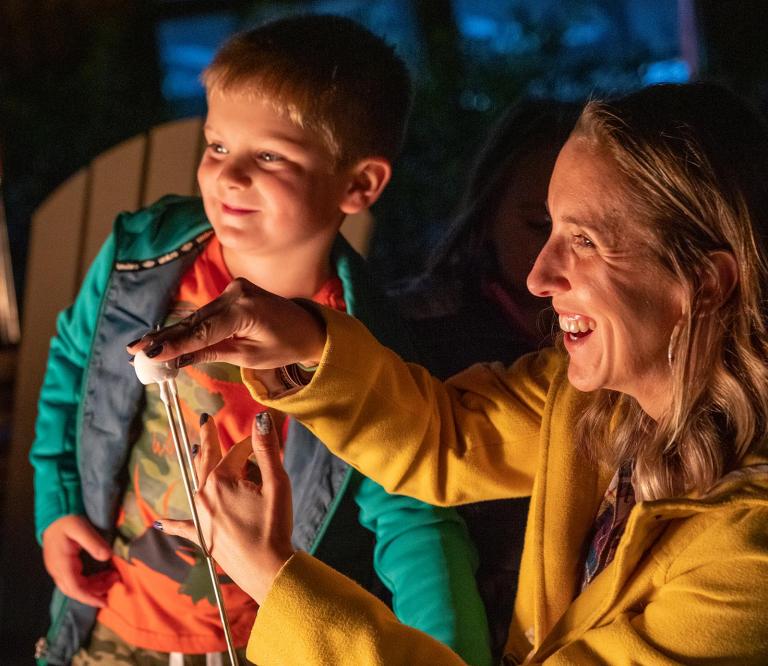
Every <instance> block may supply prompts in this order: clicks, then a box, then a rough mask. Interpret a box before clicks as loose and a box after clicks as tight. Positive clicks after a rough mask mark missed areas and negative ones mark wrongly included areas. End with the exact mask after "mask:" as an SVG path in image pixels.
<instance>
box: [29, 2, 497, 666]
mask: <svg viewBox="0 0 768 666" xmlns="http://www.w3.org/2000/svg"><path fill="white" fill-rule="evenodd" d="M204 82H205V85H206V91H207V96H208V107H209V112H208V117H207V120H206V126H205V136H206V141H207V144H208V145H207V148H206V151H205V154H204V156H203V158H202V160H201V163H200V167H199V170H198V182H199V185H200V191H201V194H202V206H201V205H200V202H199V201H198V200H196V199H182V198H179V197H166V198H164V199H162V200H160V201H159V202H158V203H156V204H155V205H153V206H151V207H150V208H148V209H145V210H143V211H139V212H138V213H135V214H131V215H122V216H120V217H119V218H118V220H117V221H116V224H115V229H114V232H113V234H112V236H110V238H109V239H108V240H107V242H106V244H105V246H104V247H103V248H102V251H101V253H100V255H99V257H98V258H97V259H96V261H95V262H94V265H93V266H92V267H91V269H90V271H89V274H88V276H87V278H86V280H85V283H84V285H83V287H82V289H81V292H80V295H79V296H78V299H77V301H76V302H75V304H74V305H73V306H72V307H71V308H69V309H68V310H67V311H65V312H64V313H63V314H62V315H61V316H60V319H59V327H58V335H57V337H56V338H55V339H54V340H53V342H52V346H51V353H50V357H49V363H48V370H47V373H46V378H45V382H44V385H43V390H42V392H41V398H40V406H39V416H38V423H37V436H36V440H35V443H34V445H33V449H32V453H31V459H32V462H33V464H34V466H35V497H36V528H37V533H38V537H39V538H41V540H42V544H43V554H44V559H45V564H46V568H47V569H48V571H49V573H50V574H51V576H52V577H53V579H54V581H55V582H56V583H57V586H58V588H59V589H60V590H61V592H57V593H56V595H55V599H54V604H53V619H54V622H53V626H52V629H51V632H50V633H49V635H48V637H47V642H44V643H43V644H42V645H41V647H42V648H43V649H41V651H40V652H41V653H42V655H41V656H42V661H43V662H45V661H47V663H51V664H54V663H67V662H68V660H69V658H70V656H71V655H72V654H73V653H76V654H75V656H74V659H73V662H72V663H74V664H87V663H91V661H99V660H101V661H102V662H104V661H106V662H109V661H119V662H120V663H135V662H139V661H140V662H141V663H155V662H156V663H172V664H173V663H193V661H190V660H188V661H186V662H184V661H183V660H184V658H183V657H182V655H207V656H202V657H198V660H200V663H216V660H218V659H220V654H217V653H222V652H223V651H224V650H225V644H224V640H223V635H222V632H221V630H220V628H219V620H218V613H217V611H216V608H215V605H214V603H213V600H212V598H211V590H210V586H209V584H208V582H207V580H206V575H205V566H204V563H203V560H202V559H201V557H200V556H199V554H198V552H197V551H196V550H195V549H194V548H192V547H191V546H190V544H189V543H188V542H184V541H181V540H174V539H167V538H165V537H163V535H160V534H157V532H156V530H153V529H152V525H153V523H154V521H155V519H156V518H157V517H158V516H160V515H166V516H167V515H169V514H173V515H172V517H183V516H186V515H187V513H188V510H187V508H186V504H185V499H184V496H183V492H182V488H181V487H180V484H179V481H178V476H179V475H178V471H177V468H176V463H175V458H174V454H173V447H172V446H171V444H170V441H169V438H168V433H167V424H166V422H165V417H164V414H163V408H162V405H161V403H160V402H159V397H158V394H157V391H156V390H155V387H148V388H147V389H146V390H145V389H144V388H143V387H142V386H141V385H139V384H138V382H137V380H136V379H135V377H134V376H133V371H132V369H131V368H130V366H127V364H126V363H125V358H124V352H123V349H124V348H125V345H126V344H127V343H128V342H129V341H130V340H131V339H132V338H137V337H139V336H140V335H141V334H142V333H144V332H145V331H146V330H147V329H148V328H151V327H152V326H153V325H154V324H156V323H165V324H167V323H170V322H172V321H175V320H178V319H180V318H182V317H184V316H186V315H188V314H189V313H191V312H192V311H193V310H195V309H196V308H198V307H200V306H201V305H203V304H204V303H207V302H208V301H210V300H211V299H212V298H213V297H214V296H216V295H218V293H220V292H221V291H222V290H223V288H224V287H225V286H226V284H227V283H228V282H229V281H230V280H231V279H232V278H233V277H237V276H242V277H245V278H247V279H249V280H250V281H252V282H254V283H256V284H258V285H260V286H261V287H263V288H265V289H268V290H270V291H273V292H276V293H278V294H281V295H283V296H286V297H303V298H312V299H314V300H315V301H317V302H320V303H323V304H325V305H331V306H333V307H336V308H339V309H346V310H347V311H349V312H351V313H352V314H354V315H356V316H358V317H359V318H360V319H362V320H363V321H364V322H365V323H366V325H367V326H368V327H369V328H371V329H372V330H374V331H376V332H377V333H378V335H379V337H380V339H381V341H382V342H384V343H385V344H388V345H390V346H393V347H395V348H398V349H399V350H400V352H401V353H403V354H405V355H407V354H408V353H409V348H408V344H407V341H406V340H404V339H403V338H402V333H401V330H402V329H401V327H400V326H399V325H398V324H397V321H396V318H395V317H394V316H393V314H392V313H391V312H390V311H389V310H388V306H387V304H386V303H385V302H384V301H383V300H382V299H381V297H379V296H378V295H377V294H376V292H375V291H373V289H372V287H371V285H370V283H369V281H368V278H367V276H366V275H365V272H364V268H363V266H362V262H361V260H360V258H359V257H358V256H356V255H355V254H354V252H352V251H351V249H350V248H349V247H348V246H347V245H346V243H344V241H343V239H341V238H340V237H339V236H338V229H339V226H340V224H341V222H342V220H343V219H344V217H345V215H347V214H351V213H355V212H358V211H361V210H364V209H366V208H368V207H369V206H370V205H372V204H373V203H374V202H375V201H376V199H377V198H378V197H379V195H380V194H381V192H382V190H383V189H384V187H385V186H386V184H387V182H388V181H389V178H390V174H391V166H390V165H391V161H392V160H393V159H394V157H395V155H396V153H397V152H398V150H399V147H400V143H401V141H402V136H403V133H404V127H405V122H406V116H407V109H408V106H409V96H410V83H409V78H408V73H407V70H406V69H405V66H404V65H403V63H402V62H401V61H400V60H399V58H397V57H396V56H395V54H394V53H393V51H392V49H391V48H390V47H389V46H387V45H386V44H385V43H384V42H383V41H382V40H380V39H379V38H378V37H376V36H374V35H373V34H371V33H370V32H368V31H367V30H366V29H364V28H362V27H361V26H359V25H358V24H356V23H354V22H352V21H349V20H347V19H341V18H338V17H323V16H307V17H300V18H294V19H286V20H283V21H278V22H276V23H272V24H269V25H267V26H264V27H262V28H259V29H257V30H254V31H251V32H248V33H244V34H242V35H239V36H236V37H235V38H233V39H232V40H231V41H230V42H229V43H228V44H226V45H225V46H224V47H223V48H222V49H221V50H220V51H219V53H218V54H217V56H216V58H215V59H214V62H213V63H212V65H211V66H210V67H209V68H208V70H207V71H206V73H205V75H204ZM203 209H204V210H203ZM177 381H178V384H179V391H180V395H181V399H182V401H183V408H184V411H185V420H187V427H188V429H189V430H190V433H195V432H196V428H197V427H198V424H197V420H198V419H200V420H201V422H203V423H204V422H205V420H206V419H207V415H208V414H209V413H210V414H215V415H216V417H217V425H218V427H219V431H220V436H221V439H222V445H223V446H224V447H225V448H228V447H229V446H231V445H232V443H234V442H235V441H238V440H239V439H241V438H243V437H245V436H247V435H248V433H249V428H250V421H251V418H252V414H253V406H252V403H251V402H250V397H249V395H248V393H247V391H246V389H245V388H244V386H243V385H242V383H241V381H240V375H239V370H238V369H237V368H236V367H234V366H230V365H227V364H223V363H211V364H207V365H202V366H196V367H194V368H191V367H190V368H186V369H184V371H182V373H180V375H179V378H178V380H177ZM283 433H284V437H285V442H284V454H285V465H286V468H287V469H288V471H289V475H290V476H291V480H292V483H293V492H294V513H295V526H294V532H293V541H294V544H295V546H296V547H298V548H302V549H305V550H308V551H309V552H312V553H314V554H316V555H317V556H319V557H321V558H322V559H325V560H326V561H327V562H329V563H330V564H331V565H332V566H334V567H336V568H339V569H340V570H342V571H344V572H345V573H347V574H348V575H351V576H352V577H354V578H356V579H357V580H358V581H359V582H360V583H361V584H363V585H364V586H366V587H369V588H375V583H376V579H375V576H374V575H373V572H372V565H373V564H375V568H376V572H377V573H378V574H379V577H380V578H381V579H382V581H383V582H384V583H385V584H386V585H387V587H388V588H389V589H390V590H391V591H392V593H393V605H394V609H395V611H396V612H397V613H398V615H399V616H400V618H401V619H402V620H403V621H404V622H406V623H410V624H412V625H413V626H416V627H418V628H420V629H422V630H424V631H427V632H428V633H431V634H432V635H434V636H435V637H437V638H439V639H441V640H444V641H446V642H447V643H448V644H449V645H451V646H452V647H454V648H455V649H456V650H457V651H458V652H460V653H461V654H462V656H464V658H465V659H467V660H468V661H470V662H472V663H483V662H486V663H487V662H488V661H489V657H488V647H487V640H486V638H487V626H486V621H485V616H484V611H483V608H482V604H481V602H480V600H479V597H478V594H477V590H476V588H475V586H474V578H473V569H474V566H475V561H474V560H475V554H474V551H473V550H472V547H471V545H470V543H469V541H468V537H467V533H466V529H465V527H464V525H463V523H461V522H460V520H459V519H458V517H457V516H456V514H454V513H453V512H449V511H446V510H444V509H436V508H434V507H429V506H427V505H424V504H422V503H419V502H416V501H414V500H411V499H408V498H404V497H397V496H391V495H387V494H386V493H385V492H384V491H383V489H381V488H380V487H379V486H377V485H375V484H373V483H372V482H371V481H369V480H367V479H363V478H362V477H360V476H359V475H358V474H357V473H356V472H354V471H352V470H351V469H349V468H348V467H347V466H346V465H345V464H344V463H342V462H341V461H340V460H338V459H336V458H335V457H333V456H332V455H331V454H330V453H328V451H327V450H326V449H325V448H324V447H323V446H322V444H321V443H320V442H319V441H318V440H317V439H315V438H314V436H312V435H311V434H310V433H309V432H308V431H307V430H305V429H304V428H303V427H301V426H300V425H298V424H296V423H292V422H290V423H286V424H285V425H284V427H283ZM193 436H194V435H193ZM353 500H354V502H356V503H357V505H358V506H359V509H357V508H356V507H355V506H354V504H353ZM359 523H362V524H363V525H365V526H366V527H368V528H370V529H371V530H372V531H373V532H375V534H376V542H375V546H374V545H373V544H372V543H371V541H372V537H371V536H370V533H368V532H366V531H365V530H361V529H360V525H359ZM105 539H107V540H111V548H110V545H109V544H108V541H105ZM83 553H88V554H89V555H90V556H91V557H92V558H94V559H96V560H100V561H103V562H104V561H110V560H111V567H112V568H110V569H108V570H106V571H100V572H98V573H95V574H91V575H84V574H83V572H82V571H81V562H80V556H81V554H83ZM222 588H223V595H224V599H225V604H226V606H227V610H228V614H229V618H230V622H231V624H232V631H233V636H234V639H235V642H236V645H238V646H239V647H244V646H245V645H246V642H247V640H248V635H249V632H250V628H251V625H252V622H253V618H254V615H255V613H256V607H255V605H254V604H253V602H252V601H251V600H250V598H249V597H248V596H247V595H246V594H245V593H244V592H242V591H241V590H239V589H238V588H237V587H236V586H235V585H234V584H233V583H232V582H231V581H229V579H227V578H225V577H222ZM62 593H63V594H62ZM64 594H66V595H67V597H69V598H67V597H65V596H64ZM94 621H95V624H94ZM478 636H480V637H481V640H479V641H478V640H477V637H478ZM286 640H290V637H289V636H287V637H286ZM81 646H82V647H81ZM180 660H181V661H180ZM212 660H213V661H212Z"/></svg>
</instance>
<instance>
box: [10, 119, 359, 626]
mask: <svg viewBox="0 0 768 666" xmlns="http://www.w3.org/2000/svg"><path fill="white" fill-rule="evenodd" d="M202 122H203V121H202V119H201V118H188V119H184V120H178V121H174V122H170V123H166V124H164V125H160V126H158V127H155V128H153V129H152V130H150V131H149V132H147V133H146V134H141V135H139V136H136V137H133V138H131V139H129V140H127V141H125V142H123V143H121V144H119V145H118V146H116V147H114V148H112V149H110V150H108V151H106V152H104V153H102V154H101V155H99V156H98V157H96V158H95V159H94V160H93V161H92V162H91V163H90V164H89V165H88V166H87V167H85V168H83V169H82V170H80V171H79V172H77V173H76V174H75V175H73V176H72V177H71V178H69V179H68V180H67V181H66V182H65V183H63V184H62V185H61V186H60V187H59V188H58V189H57V190H55V191H54V192H53V193H52V194H51V195H50V196H49V197H48V198H47V199H46V200H45V201H44V202H43V204H42V205H41V206H40V207H39V208H38V210H37V212H36V214H35V215H34V216H33V219H32V229H31V237H30V250H29V255H28V261H27V271H26V286H25V296H24V316H23V323H22V334H21V345H20V348H19V353H18V363H17V368H18V373H17V379H16V386H15V400H14V419H13V431H12V435H11V448H10V451H9V455H8V469H9V470H10V471H11V473H9V474H8V475H7V476H8V487H7V488H6V489H5V490H6V493H5V496H6V498H7V500H6V504H7V506H6V511H5V516H6V525H5V528H6V530H5V533H6V534H8V535H12V539H9V543H8V544H6V546H7V547H6V558H5V559H6V560H7V561H8V562H15V563H16V564H18V563H19V562H20V561H21V560H22V559H25V558H26V559H27V561H28V558H29V557H30V555H31V554H32V553H34V557H35V558H37V553H35V551H34V549H35V544H34V536H33V524H34V523H33V520H32V472H31V468H30V466H29V463H28V460H27V455H28V453H29V447H30V445H31V443H32V440H33V438H34V422H35V417H36V413H37V409H36V406H37V395H38V392H39V390H40V386H41V384H42V378H43V374H44V372H45V364H46V359H47V355H48V345H49V343H50V338H51V336H52V335H53V334H54V332H55V320H56V315H57V313H58V312H59V311H60V310H62V309H63V308H65V307H67V306H68V305H69V304H70V303H71V302H72V301H73V300H74V298H75V295H76V294H77V290H78V288H79V286H80V283H81V282H82V279H83V277H84V275H85V272H86V271H87V269H88V266H89V265H90V263H91V261H92V260H93V258H94V257H95V256H96V253H97V252H98V249H99V247H100V246H101V244H102V242H103V241H104V239H105V238H106V237H107V235H108V233H109V231H110V230H111V227H112V222H113V220H114V218H115V216H116V215H117V213H119V212H120V211H124V210H135V209H137V208H139V207H141V206H144V205H146V204H148V203H151V202H153V201H155V200H156V199H158V198H159V197H161V196H162V195H164V194H171V193H172V194H182V195H190V194H194V193H196V192H197V183H196V170H197V162H198V160H199V157H200V155H201V153H202V150H203V147H204V142H203V137H202ZM372 225H373V220H372V218H371V216H370V215H369V214H367V213H366V214H364V215H356V216H350V217H349V218H348V219H347V220H346V221H345V223H344V225H343V227H342V233H343V234H344V235H345V236H346V238H347V240H349V241H350V243H351V244H352V246H353V247H354V248H355V249H356V250H357V251H358V252H360V253H361V254H363V255H365V254H366V252H367V249H368V241H369V238H370V235H371V231H372ZM19 558H21V559H19ZM33 568H34V566H33ZM6 573H8V572H7V571H6ZM34 577H35V576H34V575H33V578H34ZM11 585H13V583H11ZM45 587H47V586H45V585H43V589H45ZM41 599H42V604H43V605H42V606H40V607H39V608H38V613H37V614H38V615H39V616H44V615H45V612H44V605H45V603H47V599H45V598H44V596H43V597H40V594H39V592H38V593H37V598H36V595H35V593H34V592H33V593H32V596H31V598H30V597H27V598H26V599H25V600H21V603H22V604H23V603H28V604H30V603H31V604H34V605H35V606H36V605H37V604H39V603H40V601H41ZM14 603H17V601H16V600H14ZM23 615H24V613H23V611H22V613H21V616H23Z"/></svg>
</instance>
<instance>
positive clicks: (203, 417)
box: [200, 412, 211, 426]
mask: <svg viewBox="0 0 768 666" xmlns="http://www.w3.org/2000/svg"><path fill="white" fill-rule="evenodd" d="M209 418H211V415H210V414H208V412H203V413H202V414H200V425H201V426H204V425H205V424H206V423H208V419H209Z"/></svg>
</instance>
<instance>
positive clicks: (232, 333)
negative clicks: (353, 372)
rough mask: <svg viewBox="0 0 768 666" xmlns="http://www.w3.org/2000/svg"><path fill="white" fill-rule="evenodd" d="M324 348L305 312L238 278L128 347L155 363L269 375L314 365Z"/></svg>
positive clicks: (313, 318) (321, 331) (319, 328)
mask: <svg viewBox="0 0 768 666" xmlns="http://www.w3.org/2000/svg"><path fill="white" fill-rule="evenodd" d="M324 346H325V325H324V322H323V320H322V317H319V316H318V315H317V314H316V313H314V312H312V311H311V307H309V308H308V307H306V306H304V305H299V304H298V303H296V302H294V301H291V300H289V299H285V298H282V297H280V296H277V295H275V294H271V293H269V292H267V291H264V290H263V289H261V288H260V287H257V286H256V285H254V284H251V283H250V282H248V281H247V280H245V279H244V278H237V279H235V280H233V281H232V282H231V283H230V284H229V285H228V286H227V288H226V289H225V290H224V291H223V292H222V293H221V295H220V296H219V297H218V298H216V299H214V300H213V301H211V302H210V303H208V304H207V305H205V306H203V307H202V308H200V309H199V310H198V311H197V312H195V313H194V314H192V315H191V316H189V317H187V318H186V319H183V320H182V321H180V322H178V323H176V324H174V325H173V326H169V327H168V328H165V329H162V330H160V331H151V332H149V333H147V334H146V335H145V336H144V337H142V338H141V339H140V340H138V341H136V342H135V343H133V344H130V345H128V347H127V350H128V352H129V353H131V354H136V353H138V352H139V351H143V352H144V353H146V355H147V356H148V357H149V358H151V359H154V360H156V361H158V362H165V363H173V364H175V365H176V366H178V367H183V366H186V365H191V364H194V363H202V362H213V361H226V362H228V363H233V364H235V365H239V366H240V367H243V368H254V369H262V370H269V369H273V368H278V367H280V366H283V365H288V364H290V363H295V362H303V363H316V362H317V361H319V359H320V357H321V356H322V353H323V349H324Z"/></svg>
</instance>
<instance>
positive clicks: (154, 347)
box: [144, 343, 163, 358]
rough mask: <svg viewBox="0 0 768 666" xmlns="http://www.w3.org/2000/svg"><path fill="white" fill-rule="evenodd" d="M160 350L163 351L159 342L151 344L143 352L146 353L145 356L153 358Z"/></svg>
mask: <svg viewBox="0 0 768 666" xmlns="http://www.w3.org/2000/svg"><path fill="white" fill-rule="evenodd" d="M162 351H163V344H162V343H160V344H159V345H152V346H151V347H150V348H149V349H147V351H146V352H144V353H145V354H146V355H147V358H155V356H157V355H158V354H159V353H160V352H162Z"/></svg>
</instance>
